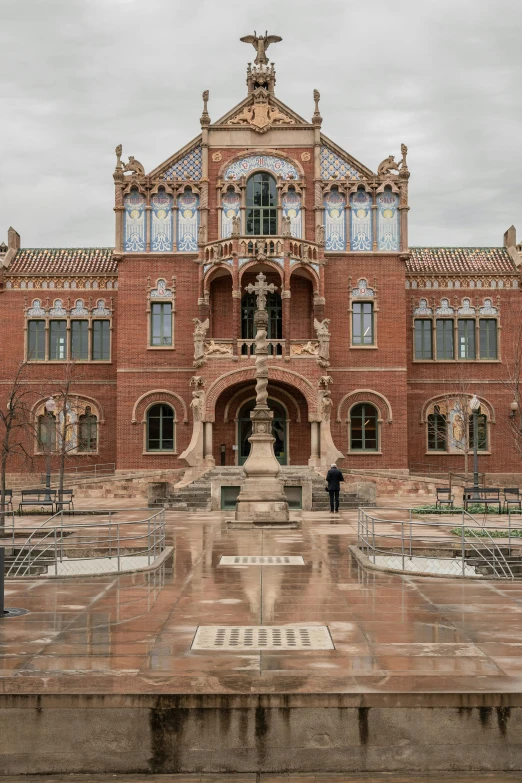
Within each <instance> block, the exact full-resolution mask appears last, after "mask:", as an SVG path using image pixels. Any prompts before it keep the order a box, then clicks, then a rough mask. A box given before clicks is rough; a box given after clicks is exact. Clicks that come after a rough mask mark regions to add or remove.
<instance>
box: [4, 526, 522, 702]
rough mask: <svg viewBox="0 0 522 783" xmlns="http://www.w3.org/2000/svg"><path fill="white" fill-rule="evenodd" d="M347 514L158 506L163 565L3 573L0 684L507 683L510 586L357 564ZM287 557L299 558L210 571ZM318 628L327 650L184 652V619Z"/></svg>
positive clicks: (364, 688)
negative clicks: (134, 570) (229, 525)
mask: <svg viewBox="0 0 522 783" xmlns="http://www.w3.org/2000/svg"><path fill="white" fill-rule="evenodd" d="M356 524H357V523H356V518H355V514H354V513H352V512H346V513H344V514H343V515H342V518H341V523H340V524H335V525H331V524H329V518H328V516H327V515H321V514H319V513H315V514H312V513H304V514H303V520H302V528H301V529H300V530H298V531H292V532H289V531H286V532H283V531H281V532H280V533H278V532H276V531H262V530H252V531H249V530H234V531H228V530H227V529H226V528H225V526H224V525H223V523H222V519H221V514H219V513H206V514H190V515H187V514H185V513H183V512H169V514H168V526H169V536H170V538H171V540H172V543H173V544H174V558H173V562H172V568H170V567H169V564H168V563H167V565H166V567H165V566H163V567H162V568H161V569H160V570H158V571H156V572H155V573H149V574H133V575H130V574H128V575H123V576H115V577H107V576H105V577H99V578H85V577H83V578H80V577H79V578H74V579H67V580H52V579H50V580H43V579H36V578H35V579H31V578H26V579H16V580H9V581H8V582H7V583H6V605H7V606H15V607H24V608H26V609H29V610H30V613H29V614H27V615H25V616H23V617H19V618H13V619H8V620H2V621H1V622H0V653H1V657H0V689H1V690H2V691H3V692H24V691H27V692H43V691H49V692H61V691H66V692H93V691H94V690H96V692H100V693H102V692H128V691H129V689H132V691H133V692H143V693H147V692H150V693H154V692H163V693H168V692H185V693H187V692H193V691H197V692H208V691H212V692H227V691H233V692H250V691H256V692H259V691H270V690H274V689H277V690H278V691H281V690H282V691H288V692H290V691H302V692H311V691H313V692H346V693H349V692H357V693H361V692H368V691H373V692H378V691H387V692H407V691H422V692H426V691H446V692H448V691H463V690H464V691H495V692H499V691H502V692H517V691H520V687H521V683H522V662H521V661H522V656H521V653H522V583H519V582H506V583H502V582H499V581H491V582H488V581H481V582H480V583H478V582H477V581H473V582H471V581H470V582H466V581H464V580H456V579H444V578H429V577H424V578H421V577H412V576H402V575H398V574H384V573H379V572H374V571H365V570H364V569H363V568H362V566H361V565H359V564H358V563H357V562H356V561H355V560H354V559H353V557H352V556H351V554H350V552H349V549H348V547H349V545H350V544H352V543H353V542H354V540H355V537H356ZM238 555H243V556H244V555H297V556H299V555H302V556H303V558H304V561H305V565H304V566H296V565H292V566H286V567H285V566H278V565H270V566H266V567H264V566H257V565H254V566H241V565H240V566H233V567H230V566H220V565H219V561H220V559H221V557H222V556H238ZM303 623H311V624H318V625H328V627H329V629H330V633H331V636H332V639H333V642H334V645H335V650H317V651H312V650H306V649H303V650H290V651H282V650H281V651H278V650H265V651H263V652H259V651H254V650H249V651H247V652H245V651H244V650H243V651H241V650H238V651H230V650H224V651H208V650H206V651H196V650H191V649H190V647H191V644H192V641H193V638H194V634H195V632H196V629H197V627H198V625H218V624H225V625H262V624H264V625H285V624H303Z"/></svg>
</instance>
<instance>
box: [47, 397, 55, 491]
mask: <svg viewBox="0 0 522 783" xmlns="http://www.w3.org/2000/svg"><path fill="white" fill-rule="evenodd" d="M55 410H56V402H55V400H54V399H53V398H52V397H49V399H48V400H47V402H46V403H45V416H46V419H47V422H46V423H47V426H46V430H47V432H46V441H47V443H46V447H45V452H46V455H45V500H46V501H50V500H51V446H52V440H51V432H52V427H51V423H52V421H53V418H52V416H53V413H54V411H55Z"/></svg>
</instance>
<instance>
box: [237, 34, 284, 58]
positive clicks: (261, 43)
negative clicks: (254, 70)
mask: <svg viewBox="0 0 522 783" xmlns="http://www.w3.org/2000/svg"><path fill="white" fill-rule="evenodd" d="M239 40H240V41H243V43H251V44H252V46H253V47H254V49H255V50H256V52H257V57H256V59H255V60H254V62H255V64H256V65H268V57H267V56H266V50H267V49H268V47H269V46H270V44H273V43H279V41H282V40H283V39H282V38H281V36H280V35H268V30H267V31H266V33H265V34H264V35H263V36H259V35H258V34H257V33H256V31H255V30H254V35H245V36H243V38H240V39H239Z"/></svg>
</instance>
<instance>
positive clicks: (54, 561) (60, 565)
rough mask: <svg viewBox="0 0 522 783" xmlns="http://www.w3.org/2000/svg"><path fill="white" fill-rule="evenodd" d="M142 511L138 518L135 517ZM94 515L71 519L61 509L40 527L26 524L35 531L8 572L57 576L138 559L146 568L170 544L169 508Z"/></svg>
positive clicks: (109, 567)
mask: <svg viewBox="0 0 522 783" xmlns="http://www.w3.org/2000/svg"><path fill="white" fill-rule="evenodd" d="M144 511H146V512H147V513H146V515H143V513H142V512H144ZM136 514H137V515H138V518H136V519H133V518H132V516H133V515H136ZM118 515H120V517H118ZM93 516H95V517H96V519H95V520H93V521H88V522H81V523H77V522H75V523H74V524H71V523H70V517H67V518H66V519H64V512H63V510H60V511H58V512H57V513H56V514H54V515H53V516H52V517H50V518H49V519H47V520H45V521H44V522H43V523H42V524H41V525H39V526H38V527H35V528H24V530H28V531H30V534H29V535H28V537H27V539H26V540H25V541H22V542H20V543H16V545H15V546H14V547H13V552H14V556H13V559H12V562H11V563H10V565H9V568H8V570H7V573H6V577H11V578H14V577H19V576H26V575H27V574H29V573H35V572H38V571H39V570H40V569H42V570H43V571H46V573H47V574H48V575H52V576H67V575H69V576H74V575H75V574H78V575H79V574H96V573H97V572H99V573H104V572H106V571H122V570H126V568H125V566H126V565H131V566H132V565H133V564H134V565H137V566H139V567H143V566H145V565H150V564H151V563H153V562H154V560H155V559H156V558H157V557H158V556H159V555H160V554H161V552H162V551H163V549H164V548H165V546H166V529H165V509H163V508H161V509H159V510H158V511H154V512H153V513H151V510H150V509H122V510H118V509H109V510H108V511H96V512H95V514H93ZM129 516H130V517H131V518H130V519H129ZM129 558H130V560H129ZM127 570H130V569H127Z"/></svg>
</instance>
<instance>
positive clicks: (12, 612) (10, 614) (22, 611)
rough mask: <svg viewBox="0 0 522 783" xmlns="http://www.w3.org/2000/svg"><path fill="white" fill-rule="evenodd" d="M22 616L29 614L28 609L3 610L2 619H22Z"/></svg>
mask: <svg viewBox="0 0 522 783" xmlns="http://www.w3.org/2000/svg"><path fill="white" fill-rule="evenodd" d="M24 614H29V609H15V608H14V607H13V608H12V609H9V608H8V609H4V614H3V617H4V619H7V618H8V617H22V616H23V615H24Z"/></svg>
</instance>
